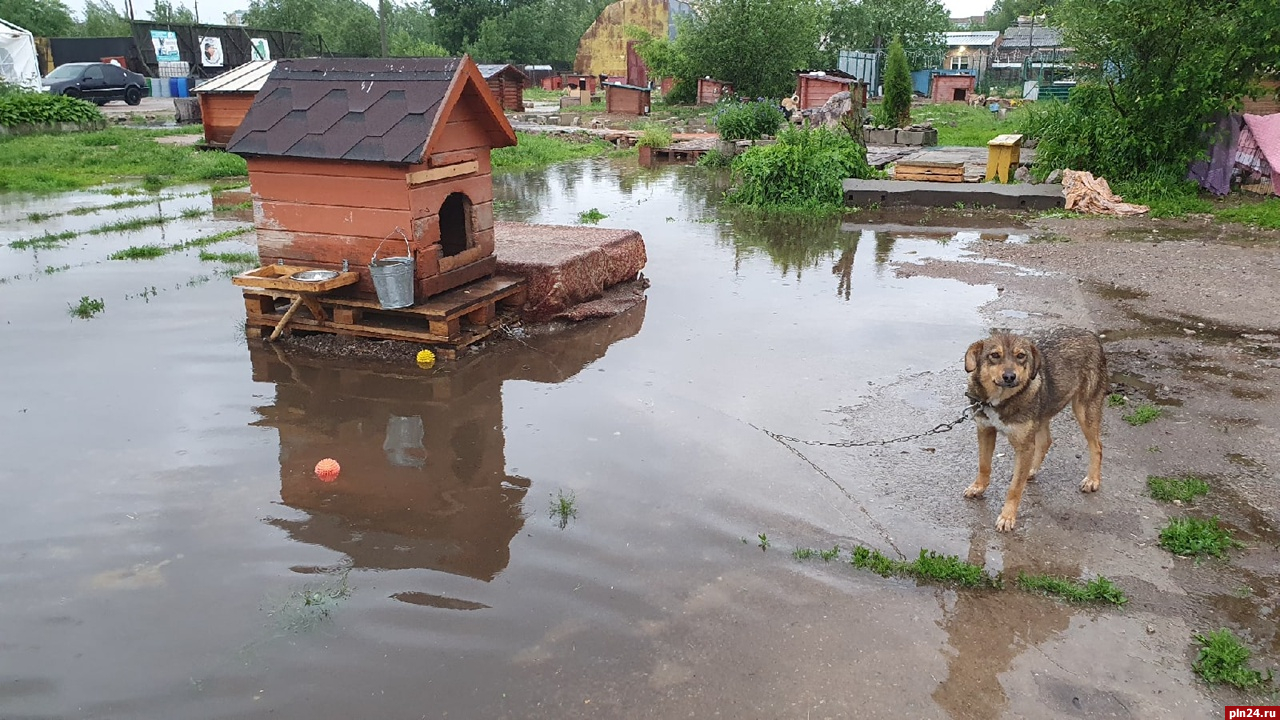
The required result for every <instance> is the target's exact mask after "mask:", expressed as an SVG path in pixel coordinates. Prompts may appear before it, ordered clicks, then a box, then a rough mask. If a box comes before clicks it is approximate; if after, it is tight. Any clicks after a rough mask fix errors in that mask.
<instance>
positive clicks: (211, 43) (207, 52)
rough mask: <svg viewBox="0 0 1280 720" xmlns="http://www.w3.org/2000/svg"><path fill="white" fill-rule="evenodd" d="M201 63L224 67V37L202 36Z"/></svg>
mask: <svg viewBox="0 0 1280 720" xmlns="http://www.w3.org/2000/svg"><path fill="white" fill-rule="evenodd" d="M200 64H201V65H203V66H205V67H222V38H220V37H202V38H200Z"/></svg>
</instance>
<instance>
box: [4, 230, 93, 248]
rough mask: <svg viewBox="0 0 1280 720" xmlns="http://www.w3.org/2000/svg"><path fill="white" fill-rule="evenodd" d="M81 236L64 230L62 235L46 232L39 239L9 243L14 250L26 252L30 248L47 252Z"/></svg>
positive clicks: (26, 239) (72, 231)
mask: <svg viewBox="0 0 1280 720" xmlns="http://www.w3.org/2000/svg"><path fill="white" fill-rule="evenodd" d="M79 234H80V233H77V232H76V231H74V230H64V231H62V232H60V233H48V232H46V233H45V234H43V235H41V236H39V237H33V238H25V239H22V240H14V241H12V242H10V243H9V247H11V248H13V249H14V250H26V249H28V248H36V249H45V250H47V249H49V248H55V247H58V246H60V245H62V244H63V243H65V242H66V241H68V240H70V239H72V238H74V237H76V236H77V235H79Z"/></svg>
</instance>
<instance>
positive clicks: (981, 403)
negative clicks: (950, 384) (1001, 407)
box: [964, 393, 995, 410]
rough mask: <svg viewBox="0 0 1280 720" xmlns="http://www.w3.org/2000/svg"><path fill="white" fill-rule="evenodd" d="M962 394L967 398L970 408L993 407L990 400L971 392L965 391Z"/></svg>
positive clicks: (982, 408)
mask: <svg viewBox="0 0 1280 720" xmlns="http://www.w3.org/2000/svg"><path fill="white" fill-rule="evenodd" d="M964 396H965V397H966V398H968V399H969V409H970V410H986V409H987V408H994V407H995V405H994V404H992V402H991V401H990V400H983V399H981V398H979V397H977V396H976V395H974V394H973V393H965V394H964Z"/></svg>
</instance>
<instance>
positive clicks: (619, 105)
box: [604, 83, 650, 115]
mask: <svg viewBox="0 0 1280 720" xmlns="http://www.w3.org/2000/svg"><path fill="white" fill-rule="evenodd" d="M649 100H650V98H649V88H647V87H639V86H636V85H623V84H622V83H605V84H604V111H605V112H607V113H610V114H614V115H648V114H649V107H650V102H649Z"/></svg>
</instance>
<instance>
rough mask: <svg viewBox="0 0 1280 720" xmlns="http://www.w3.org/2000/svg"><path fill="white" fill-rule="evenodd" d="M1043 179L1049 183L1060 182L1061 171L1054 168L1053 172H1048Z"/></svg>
mask: <svg viewBox="0 0 1280 720" xmlns="http://www.w3.org/2000/svg"><path fill="white" fill-rule="evenodd" d="M1044 181H1045V182H1047V183H1049V184H1050V185H1054V184H1057V183H1060V182H1062V171H1061V170H1054V171H1053V172H1051V173H1049V176H1048V177H1046V178H1045V179H1044Z"/></svg>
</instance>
